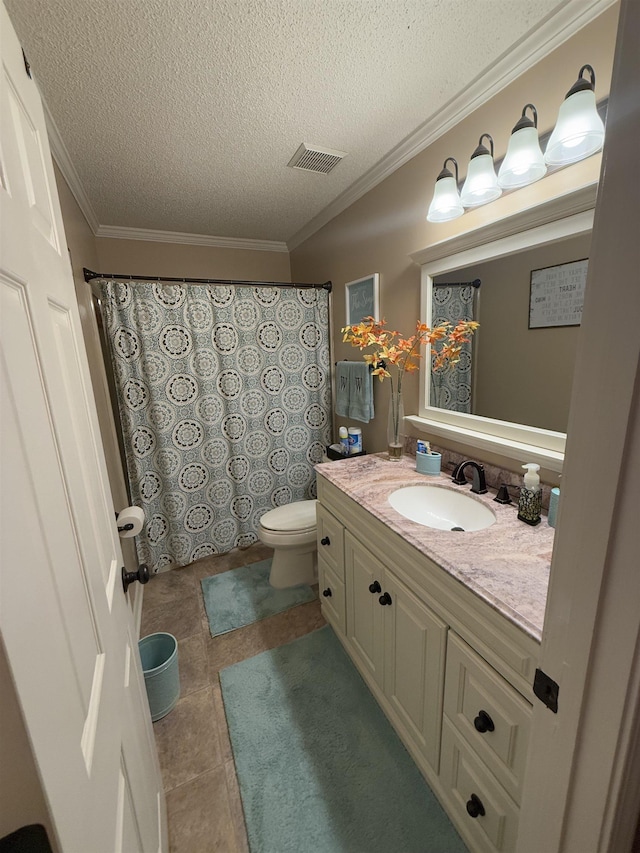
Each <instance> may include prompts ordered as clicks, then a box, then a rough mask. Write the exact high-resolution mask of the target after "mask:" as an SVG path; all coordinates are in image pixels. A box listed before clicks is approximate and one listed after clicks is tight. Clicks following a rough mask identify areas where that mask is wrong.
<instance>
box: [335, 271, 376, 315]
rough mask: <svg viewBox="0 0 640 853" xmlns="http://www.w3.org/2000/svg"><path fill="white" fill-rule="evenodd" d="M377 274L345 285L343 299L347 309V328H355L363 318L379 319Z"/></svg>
mask: <svg viewBox="0 0 640 853" xmlns="http://www.w3.org/2000/svg"><path fill="white" fill-rule="evenodd" d="M379 278H380V276H379V274H378V273H377V272H374V273H372V274H371V275H367V276H365V277H364V278H358V279H356V280H355V281H349V282H347V284H346V285H345V291H344V292H345V298H346V303H347V304H346V308H347V313H346V317H347V322H346V324H345V325H347V326H355V325H357V324H358V323H361V322H362V320H363V319H364V318H365V317H373V319H374V320H379V319H380V305H379V301H378V300H379V294H378V287H379Z"/></svg>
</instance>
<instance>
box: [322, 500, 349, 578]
mask: <svg viewBox="0 0 640 853" xmlns="http://www.w3.org/2000/svg"><path fill="white" fill-rule="evenodd" d="M316 529H317V536H318V557H319V558H322V559H323V560H324V561H325V563H326V564H327V565H328V566H329V568H330V569H331V571H332V572H333V573H334V575H335V576H336V577H337V578H339V579H340V580H342V581H343V580H344V546H343V542H344V538H343V537H344V527H343V526H342V524H341V523H340V521H338V519H337V518H336V517H335V516H334V515H331V513H330V512H329V511H328V510H326V509H325V508H324V507H323V506H322V505H321V504H317V505H316Z"/></svg>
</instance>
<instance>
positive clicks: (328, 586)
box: [318, 559, 345, 636]
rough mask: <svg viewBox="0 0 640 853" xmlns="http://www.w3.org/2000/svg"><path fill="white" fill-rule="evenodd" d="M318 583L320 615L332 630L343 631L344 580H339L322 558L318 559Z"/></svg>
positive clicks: (342, 632)
mask: <svg viewBox="0 0 640 853" xmlns="http://www.w3.org/2000/svg"><path fill="white" fill-rule="evenodd" d="M318 585H319V588H320V603H321V605H322V615H323V616H324V618H325V619H326V620H327V622H329V623H330V624H331V625H332V626H333V628H334V630H336V631H339V632H340V633H341V634H342V635H343V636H344V632H345V605H344V582H343V581H341V580H339V579H338V578H337V577H336V576H335V575H334V573H333V572H332V571H331V569H330V568H329V566H328V565H327V564H326V563H325V561H324V560H323V559H319V560H318Z"/></svg>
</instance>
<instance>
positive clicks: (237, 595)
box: [201, 558, 316, 637]
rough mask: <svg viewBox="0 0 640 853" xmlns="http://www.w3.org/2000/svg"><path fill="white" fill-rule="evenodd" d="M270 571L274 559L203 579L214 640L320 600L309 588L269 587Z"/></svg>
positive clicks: (205, 602) (205, 599)
mask: <svg viewBox="0 0 640 853" xmlns="http://www.w3.org/2000/svg"><path fill="white" fill-rule="evenodd" d="M270 571H271V558H269V559H268V560H261V561H260V562H259V563H252V564H251V565H249V566H241V567H240V568H239V569H232V570H231V571H229V572H222V573H221V574H219V575H212V577H210V578H203V579H202V581H201V584H202V594H203V595H204V606H205V610H206V611H207V619H208V620H209V628H210V629H211V636H212V637H217V636H218V635H219V634H227V633H228V632H229V631H233V630H235V629H236V628H244V626H245V625H251V623H252V622H258V621H259V620H260V619H265V618H266V617H267V616H273V615H274V614H275V613H281V612H282V611H283V610H289V608H290V607H295V606H296V604H304V603H305V602H306V601H312V600H313V599H314V598H315V597H316V593H315V592H314V591H313V590H312V589H311V587H310V586H306V585H303V586H293V587H290V588H289V589H274V588H273V587H272V586H270V584H269V572H270Z"/></svg>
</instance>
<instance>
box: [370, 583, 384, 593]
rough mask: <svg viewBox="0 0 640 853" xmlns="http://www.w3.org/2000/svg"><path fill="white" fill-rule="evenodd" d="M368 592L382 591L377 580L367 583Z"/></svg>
mask: <svg viewBox="0 0 640 853" xmlns="http://www.w3.org/2000/svg"><path fill="white" fill-rule="evenodd" d="M369 592H372V593H373V592H382V587H381V586H380V583H379V582H378V581H374V582H373V583H370V584H369Z"/></svg>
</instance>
